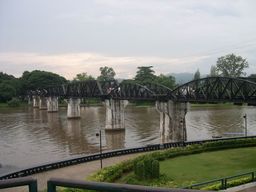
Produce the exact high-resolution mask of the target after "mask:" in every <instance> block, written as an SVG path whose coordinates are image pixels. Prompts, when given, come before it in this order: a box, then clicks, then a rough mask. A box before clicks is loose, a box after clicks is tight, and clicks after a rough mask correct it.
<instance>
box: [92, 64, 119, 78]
mask: <svg viewBox="0 0 256 192" xmlns="http://www.w3.org/2000/svg"><path fill="white" fill-rule="evenodd" d="M115 75H116V73H115V71H114V69H113V68H112V67H107V66H105V67H100V76H99V77H98V78H97V79H98V80H99V81H112V80H114V79H115Z"/></svg>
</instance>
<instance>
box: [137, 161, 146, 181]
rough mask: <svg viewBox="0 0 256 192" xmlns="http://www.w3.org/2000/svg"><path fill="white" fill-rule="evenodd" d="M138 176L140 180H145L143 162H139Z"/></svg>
mask: <svg viewBox="0 0 256 192" xmlns="http://www.w3.org/2000/svg"><path fill="white" fill-rule="evenodd" d="M136 170H137V171H136V173H135V174H136V175H137V176H138V178H139V179H144V178H145V166H144V163H143V162H142V161H140V162H138V163H137V164H136Z"/></svg>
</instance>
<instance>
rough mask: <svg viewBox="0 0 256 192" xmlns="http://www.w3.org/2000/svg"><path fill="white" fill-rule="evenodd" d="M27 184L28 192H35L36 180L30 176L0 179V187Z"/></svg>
mask: <svg viewBox="0 0 256 192" xmlns="http://www.w3.org/2000/svg"><path fill="white" fill-rule="evenodd" d="M21 186H28V189H29V192H37V180H36V179H33V178H32V177H24V178H17V179H8V180H2V181H0V189H5V188H13V187H21Z"/></svg>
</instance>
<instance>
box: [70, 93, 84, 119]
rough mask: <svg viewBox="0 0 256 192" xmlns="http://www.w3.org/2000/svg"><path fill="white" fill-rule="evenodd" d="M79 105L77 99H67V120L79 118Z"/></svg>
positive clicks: (79, 101)
mask: <svg viewBox="0 0 256 192" xmlns="http://www.w3.org/2000/svg"><path fill="white" fill-rule="evenodd" d="M80 103H81V100H80V99H79V98H70V99H68V114H67V117H68V118H69V119H74V118H80V117H81V115H80Z"/></svg>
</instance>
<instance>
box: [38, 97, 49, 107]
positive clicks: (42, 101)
mask: <svg viewBox="0 0 256 192" xmlns="http://www.w3.org/2000/svg"><path fill="white" fill-rule="evenodd" d="M39 109H40V110H45V109H47V98H46V97H43V96H40V97H39Z"/></svg>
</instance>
